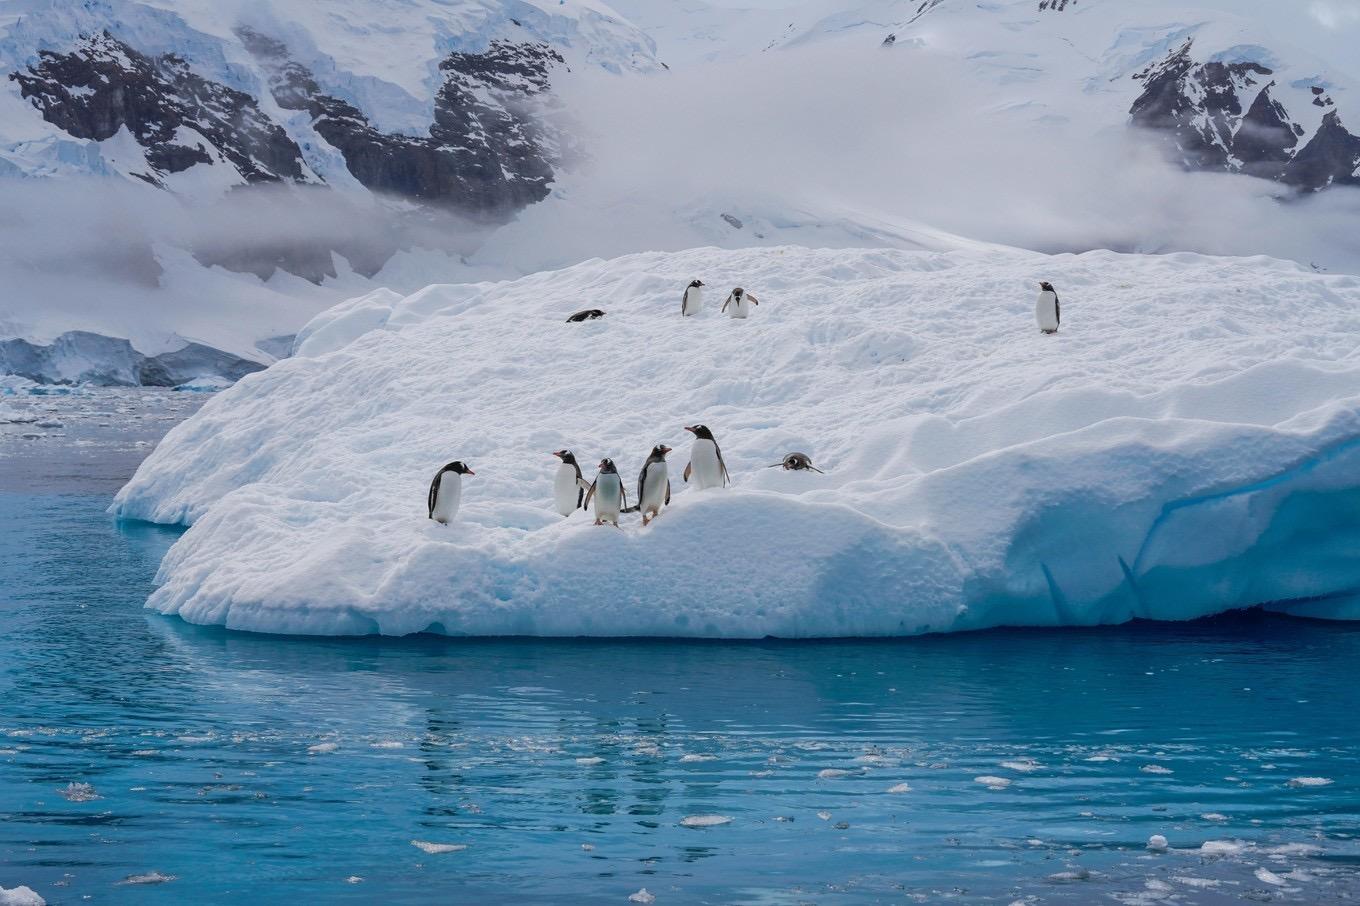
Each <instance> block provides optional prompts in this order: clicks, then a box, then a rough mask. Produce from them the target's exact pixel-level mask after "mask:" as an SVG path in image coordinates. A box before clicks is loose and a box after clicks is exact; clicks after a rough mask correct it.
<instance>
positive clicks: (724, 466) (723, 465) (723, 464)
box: [713, 442, 732, 487]
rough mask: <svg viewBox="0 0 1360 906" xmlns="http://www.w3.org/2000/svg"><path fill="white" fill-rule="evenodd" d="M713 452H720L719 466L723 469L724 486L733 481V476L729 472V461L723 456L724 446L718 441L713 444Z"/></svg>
mask: <svg viewBox="0 0 1360 906" xmlns="http://www.w3.org/2000/svg"><path fill="white" fill-rule="evenodd" d="M713 452H714V453H717V454H718V468H719V469H721V470H722V477H723V487H727V486H728V485H729V484H731V483H732V476H731V475H729V474H728V473H727V461H726V460H724V459H723V458H722V448H720V447H719V446H718V444H717V443H716V442H714V444H713Z"/></svg>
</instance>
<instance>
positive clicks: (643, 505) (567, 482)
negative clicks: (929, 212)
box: [428, 279, 1062, 528]
mask: <svg viewBox="0 0 1360 906" xmlns="http://www.w3.org/2000/svg"><path fill="white" fill-rule="evenodd" d="M704 286H705V284H704V282H703V281H702V280H698V279H695V280H691V281H690V283H689V285H688V286H686V287H685V291H684V293H683V294H682V295H681V297H680V315H681V317H690V316H692V315H697V314H699V313H700V312H701V311H703V307H704ZM759 304H760V303H759V302H758V301H757V300H756V297H755V296H753V295H751V294H750V293H748V292H746V291H745V290H744V289H742V288H741V287H737V288H735V289H733V290H732V291H731V292H730V293H728V295H727V299H726V301H724V302H723V304H722V308H721V310H720V311H721V313H723V314H727V315H729V316H730V317H732V318H737V319H742V318H747V317H749V316H750V312H751V308H752V306H756V305H759ZM604 314H605V313H604V312H603V311H601V310H600V309H598V308H591V309H586V310H584V311H578V312H576V313H575V314H573V315H571V317H569V318H567V321H568V323H579V322H582V321H593V320H595V319H597V318H602V317H604ZM1034 320H1035V322H1036V323H1037V324H1038V325H1039V330H1040V331H1041V332H1042V333H1044V334H1046V335H1049V334H1055V333H1057V332H1058V328H1059V327H1060V326H1061V324H1062V309H1061V306H1060V303H1059V301H1058V291H1057V290H1056V289H1054V288H1053V284H1052V283H1050V282H1049V281H1047V280H1044V281H1041V282H1040V283H1039V298H1038V300H1036V302H1035V303H1034ZM685 430H686V431H688V432H690V433H691V434H693V435H694V443H693V445H692V446H691V447H690V456H689V464H688V465H686V466H685V471H684V480H685V482H686V483H687V484H688V483H690V482H691V480H692V481H693V484H694V486H695V487H696V488H698V489H699V490H701V491H702V490H706V489H708V488H725V487H727V485H728V484H730V483H731V480H732V478H731V475H730V474H728V471H727V463H725V462H724V461H723V457H722V450H721V449H719V447H718V442H717V440H716V439H715V438H714V437H713V432H712V431H711V430H709V428H708V426H707V425H686V426H685ZM672 452H674V451H673V448H671V447H668V446H666V445H665V444H657V445H656V446H654V447H652V450H651V453H649V454H648V456H647V460H646V462H644V463H643V465H642V471H641V472H640V473H639V474H638V483H637V496H636V497H635V498H634V499H635V501H636V502H635V503H634V504H633V505H632V506H629V505H628V491H627V489H626V488H625V487H624V485H623V478H622V476H620V475H619V470H618V467H617V466H615V465H614V460H612V459H609V458H608V457H606V458H605V459H602V460H600V465H599V467H598V471H597V472H596V475H595V480H594V481H591V482H587V481H586V480H585V476H584V475H582V473H581V465H580V463H578V462H577V461H576V456H575V455H574V454H573V453H572V452H571V451H570V450H565V449H564V450H558V451H556V452H554V453H553V454H551V455H553V456H556V457H557V458H558V460H560V462H559V464H558V467H557V475H556V477H555V478H554V480H553V506H554V508H555V509H556V510H557V512H558V513H559V514H560V515H562V516H570V515H571V514H572V513H575V512H576V511H577V510H586V511H587V512H589V511H590V507H591V504H592V503H593V504H594V507H595V524H596V525H613V526H614V527H616V528H617V527H618V525H619V516H620V515H622V514H624V513H641V514H642V524H643V525H644V526H646V525H650V524H651V522H652V521H653V520H655V519H656V518H657V516H659V515H661V511H662V509H663V508H664V507H667V506H669V505H670V502H671V482H670V474H669V468H668V466H667V464H666V455H667V454H669V453H672ZM769 468H772V469H773V468H783V469H784V470H785V471H790V472H816V473H817V474H819V475H822V474H825V473H824V472H822V470H821V469H818V468H817V467H816V466H814V465H813V464H812V459H811V457H809V456H808V455H807V454H806V453H797V452H794V453H789V454H787V455H786V456H785V457H784V458H783V460H781V461H780V462H777V463H774V464H773V465H771V466H770V467H769ZM476 474H477V473H476V472H474V471H472V469H470V468H469V467H468V466H467V464H466V463H464V462H462V461H461V460H455V461H453V462H451V463H449V464H448V465H446V466H444V467H443V468H442V469H440V470H439V471H438V472H436V473H435V476H434V480H433V481H432V482H430V493H429V500H428V512H429V518H431V519H433V520H434V521H436V522H440V523H443V524H445V525H447V524H448V523H449V522H451V521H453V518H454V517H455V516H456V515H458V506H459V504H460V503H461V502H462V496H463V476H464V475H476Z"/></svg>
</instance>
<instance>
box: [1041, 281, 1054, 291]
mask: <svg viewBox="0 0 1360 906" xmlns="http://www.w3.org/2000/svg"><path fill="white" fill-rule="evenodd" d="M1039 288H1040V289H1041V290H1043V291H1044V292H1046V293H1051V292H1053V284H1052V283H1049V282H1048V281H1047V280H1044V281H1042V282H1041V283H1040V284H1039Z"/></svg>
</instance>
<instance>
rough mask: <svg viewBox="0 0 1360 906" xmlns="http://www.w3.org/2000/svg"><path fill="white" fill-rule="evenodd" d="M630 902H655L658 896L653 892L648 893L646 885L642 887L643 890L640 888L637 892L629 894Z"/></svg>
mask: <svg viewBox="0 0 1360 906" xmlns="http://www.w3.org/2000/svg"><path fill="white" fill-rule="evenodd" d="M628 902H630V903H655V902H656V897H655V896H653V895H652V894H650V893H648V892H647V888H645V887H644V888H642V889H641V890H639V891H638V892H637V893H634V894H629V896H628Z"/></svg>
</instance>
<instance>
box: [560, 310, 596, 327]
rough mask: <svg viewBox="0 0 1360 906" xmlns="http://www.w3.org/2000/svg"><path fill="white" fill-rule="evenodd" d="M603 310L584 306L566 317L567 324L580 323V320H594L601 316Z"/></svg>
mask: <svg viewBox="0 0 1360 906" xmlns="http://www.w3.org/2000/svg"><path fill="white" fill-rule="evenodd" d="M603 317H604V311H602V310H601V309H598V308H585V309H582V310H581V311H578V312H576V313H575V314H573V315H571V316H570V317H569V318H567V323H568V324H580V323H581V322H582V321H594V320H596V319H597V318H603Z"/></svg>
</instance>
